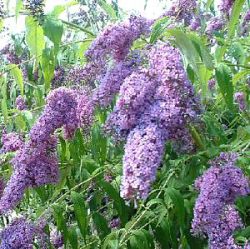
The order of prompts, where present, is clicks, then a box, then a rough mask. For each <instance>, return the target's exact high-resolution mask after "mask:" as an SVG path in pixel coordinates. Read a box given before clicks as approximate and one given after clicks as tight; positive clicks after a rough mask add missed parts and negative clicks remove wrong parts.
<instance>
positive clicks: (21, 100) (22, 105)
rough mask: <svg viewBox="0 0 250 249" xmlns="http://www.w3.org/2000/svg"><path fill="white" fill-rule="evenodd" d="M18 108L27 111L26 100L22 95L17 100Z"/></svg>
mask: <svg viewBox="0 0 250 249" xmlns="http://www.w3.org/2000/svg"><path fill="white" fill-rule="evenodd" d="M16 108H17V109H18V110H20V111H22V110H25V109H27V106H26V103H25V99H24V98H23V96H21V95H19V96H18V97H17V98H16Z"/></svg>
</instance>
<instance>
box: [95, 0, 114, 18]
mask: <svg viewBox="0 0 250 249" xmlns="http://www.w3.org/2000/svg"><path fill="white" fill-rule="evenodd" d="M99 5H100V6H101V8H102V9H103V10H104V11H105V12H106V13H107V14H108V15H109V16H110V17H111V19H113V20H117V16H116V11H115V10H114V8H113V7H112V5H111V4H109V3H107V2H106V1H104V0H100V1H99Z"/></svg>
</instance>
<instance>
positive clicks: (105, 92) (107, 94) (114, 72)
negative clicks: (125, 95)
mask: <svg viewBox="0 0 250 249" xmlns="http://www.w3.org/2000/svg"><path fill="white" fill-rule="evenodd" d="M136 67H137V65H136V63H135V62H134V61H132V60H127V61H126V60H125V61H121V62H119V63H117V64H116V65H114V66H113V67H112V68H111V69H109V70H107V72H106V73H105V75H104V76H103V77H102V78H101V79H100V84H99V86H98V88H97V89H96V90H95V93H94V96H93V101H94V102H95V103H96V104H99V105H100V106H101V107H107V106H108V105H109V104H110V103H111V102H112V100H113V98H114V96H115V94H117V93H118V92H119V89H120V86H121V84H122V82H123V80H124V79H125V78H126V77H128V76H129V75H130V74H131V73H132V72H133V71H134V70H135V69H136Z"/></svg>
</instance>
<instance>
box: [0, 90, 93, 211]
mask: <svg viewBox="0 0 250 249" xmlns="http://www.w3.org/2000/svg"><path fill="white" fill-rule="evenodd" d="M92 109H93V108H92V105H91V102H90V100H89V98H88V97H87V94H86V92H83V91H78V92H76V91H75V90H70V89H67V88H64V87H61V88H58V89H56V90H54V91H52V92H51V93H50V94H49V96H48V98H47V104H46V106H45V109H44V111H43V113H42V114H41V116H40V118H39V119H38V120H37V122H36V123H35V125H34V126H33V128H32V129H31V131H30V136H29V140H28V141H27V142H26V143H25V145H24V146H22V148H20V150H19V151H18V152H17V154H16V156H15V157H14V159H13V160H12V165H13V170H14V172H13V174H12V176H11V177H10V180H9V181H8V183H7V185H6V188H5V189H4V192H3V196H2V198H1V199H0V212H1V213H5V212H7V211H8V210H10V209H12V208H14V207H15V206H16V205H17V204H18V203H19V201H20V200H21V199H22V196H23V194H24V192H25V190H26V189H27V188H29V187H38V186H42V185H45V184H51V183H57V182H58V180H59V168H58V158H57V153H56V147H57V139H56V137H55V136H54V133H55V131H56V129H58V128H62V127H63V128H64V130H65V136H66V138H68V139H70V138H72V137H73V135H74V132H75V130H76V129H77V128H79V127H85V128H86V126H89V125H90V124H91V122H92V119H91V117H90V116H89V115H92Z"/></svg>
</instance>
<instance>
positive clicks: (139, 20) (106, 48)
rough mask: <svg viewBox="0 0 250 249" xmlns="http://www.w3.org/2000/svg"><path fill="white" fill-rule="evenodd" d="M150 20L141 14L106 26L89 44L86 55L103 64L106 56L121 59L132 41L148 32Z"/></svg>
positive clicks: (116, 59)
mask: <svg viewBox="0 0 250 249" xmlns="http://www.w3.org/2000/svg"><path fill="white" fill-rule="evenodd" d="M151 24H152V22H151V21H148V20H147V19H146V18H143V17H141V16H139V17H137V16H131V17H130V18H129V20H128V21H125V22H123V23H119V24H114V25H110V26H108V27H107V28H106V29H105V30H104V31H103V32H102V33H101V34H100V35H99V36H98V37H97V39H96V40H95V41H94V42H93V43H92V44H91V46H90V48H89V49H88V50H87V52H86V57H87V58H88V60H89V61H91V62H97V64H100V65H103V64H105V60H106V59H107V57H111V58H113V59H114V60H115V61H116V62H119V61H122V60H124V59H125V58H126V56H127V55H128V53H129V50H130V47H131V45H132V44H133V42H134V41H135V40H136V39H138V38H139V37H140V36H141V35H147V34H148V33H149V32H150V25H151Z"/></svg>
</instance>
